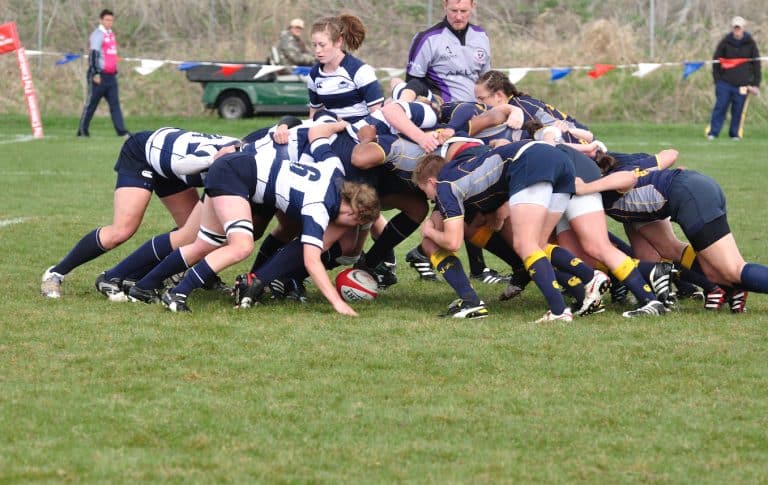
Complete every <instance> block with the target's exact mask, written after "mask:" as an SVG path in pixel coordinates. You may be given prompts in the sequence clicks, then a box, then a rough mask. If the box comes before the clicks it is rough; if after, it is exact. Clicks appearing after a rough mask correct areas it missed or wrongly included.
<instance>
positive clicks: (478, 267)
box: [464, 239, 486, 275]
mask: <svg viewBox="0 0 768 485" xmlns="http://www.w3.org/2000/svg"><path fill="white" fill-rule="evenodd" d="M464 248H465V250H466V251H467V260H468V261H469V274H474V275H479V274H480V273H482V272H483V270H484V269H485V268H486V266H485V258H484V257H483V250H482V249H481V248H479V247H477V246H475V245H474V244H472V243H471V242H469V240H467V239H464Z"/></svg>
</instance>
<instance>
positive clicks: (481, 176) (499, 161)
mask: <svg viewBox="0 0 768 485" xmlns="http://www.w3.org/2000/svg"><path fill="white" fill-rule="evenodd" d="M525 145H526V142H516V143H511V144H509V145H504V146H502V147H500V148H497V149H494V150H491V148H490V147H488V146H486V145H478V146H475V147H472V148H468V149H466V150H464V151H462V152H461V153H460V154H459V155H458V156H457V157H456V158H454V159H453V160H451V161H450V162H448V163H447V164H446V165H445V166H444V167H443V168H442V169H441V170H440V173H439V174H438V176H437V191H436V192H437V193H436V196H435V205H436V207H437V209H438V210H439V211H440V214H441V215H442V216H443V219H446V220H447V219H452V218H455V217H464V215H465V213H467V212H470V213H473V212H482V213H488V212H493V211H495V210H496V209H498V208H499V207H501V205H502V204H504V202H506V201H507V199H508V198H509V180H508V177H507V169H508V164H509V163H510V162H511V161H512V160H513V159H514V157H515V156H516V155H517V153H518V151H519V150H520V149H521V148H522V147H523V146H525Z"/></svg>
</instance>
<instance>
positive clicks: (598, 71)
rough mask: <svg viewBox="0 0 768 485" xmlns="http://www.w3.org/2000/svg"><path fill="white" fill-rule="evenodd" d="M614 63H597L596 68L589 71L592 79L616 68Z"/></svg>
mask: <svg viewBox="0 0 768 485" xmlns="http://www.w3.org/2000/svg"><path fill="white" fill-rule="evenodd" d="M615 68H616V66H614V65H613V64H595V68H594V69H593V70H591V71H589V72H588V73H587V75H589V77H591V78H592V79H597V78H599V77H601V76H602V75H603V74H605V73H606V72H608V71H610V70H613V69H615Z"/></svg>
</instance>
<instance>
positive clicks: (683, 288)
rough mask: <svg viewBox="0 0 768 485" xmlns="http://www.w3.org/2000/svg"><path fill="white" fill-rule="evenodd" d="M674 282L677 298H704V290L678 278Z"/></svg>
mask: <svg viewBox="0 0 768 485" xmlns="http://www.w3.org/2000/svg"><path fill="white" fill-rule="evenodd" d="M674 283H675V294H676V295H677V299H678V300H702V301H703V300H704V292H703V291H702V290H701V289H700V288H699V287H698V286H696V285H694V284H692V283H689V282H687V281H684V280H680V279H679V278H677V279H675V280H674Z"/></svg>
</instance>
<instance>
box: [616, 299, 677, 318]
mask: <svg viewBox="0 0 768 485" xmlns="http://www.w3.org/2000/svg"><path fill="white" fill-rule="evenodd" d="M665 313H667V307H665V306H664V304H663V303H662V302H660V301H659V300H651V301H649V302H648V303H646V304H645V305H643V306H641V307H640V308H637V309H635V310H629V311H626V312H624V313H622V314H621V316H622V317H627V318H635V317H644V316H654V317H656V316H659V315H664V314H665Z"/></svg>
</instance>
